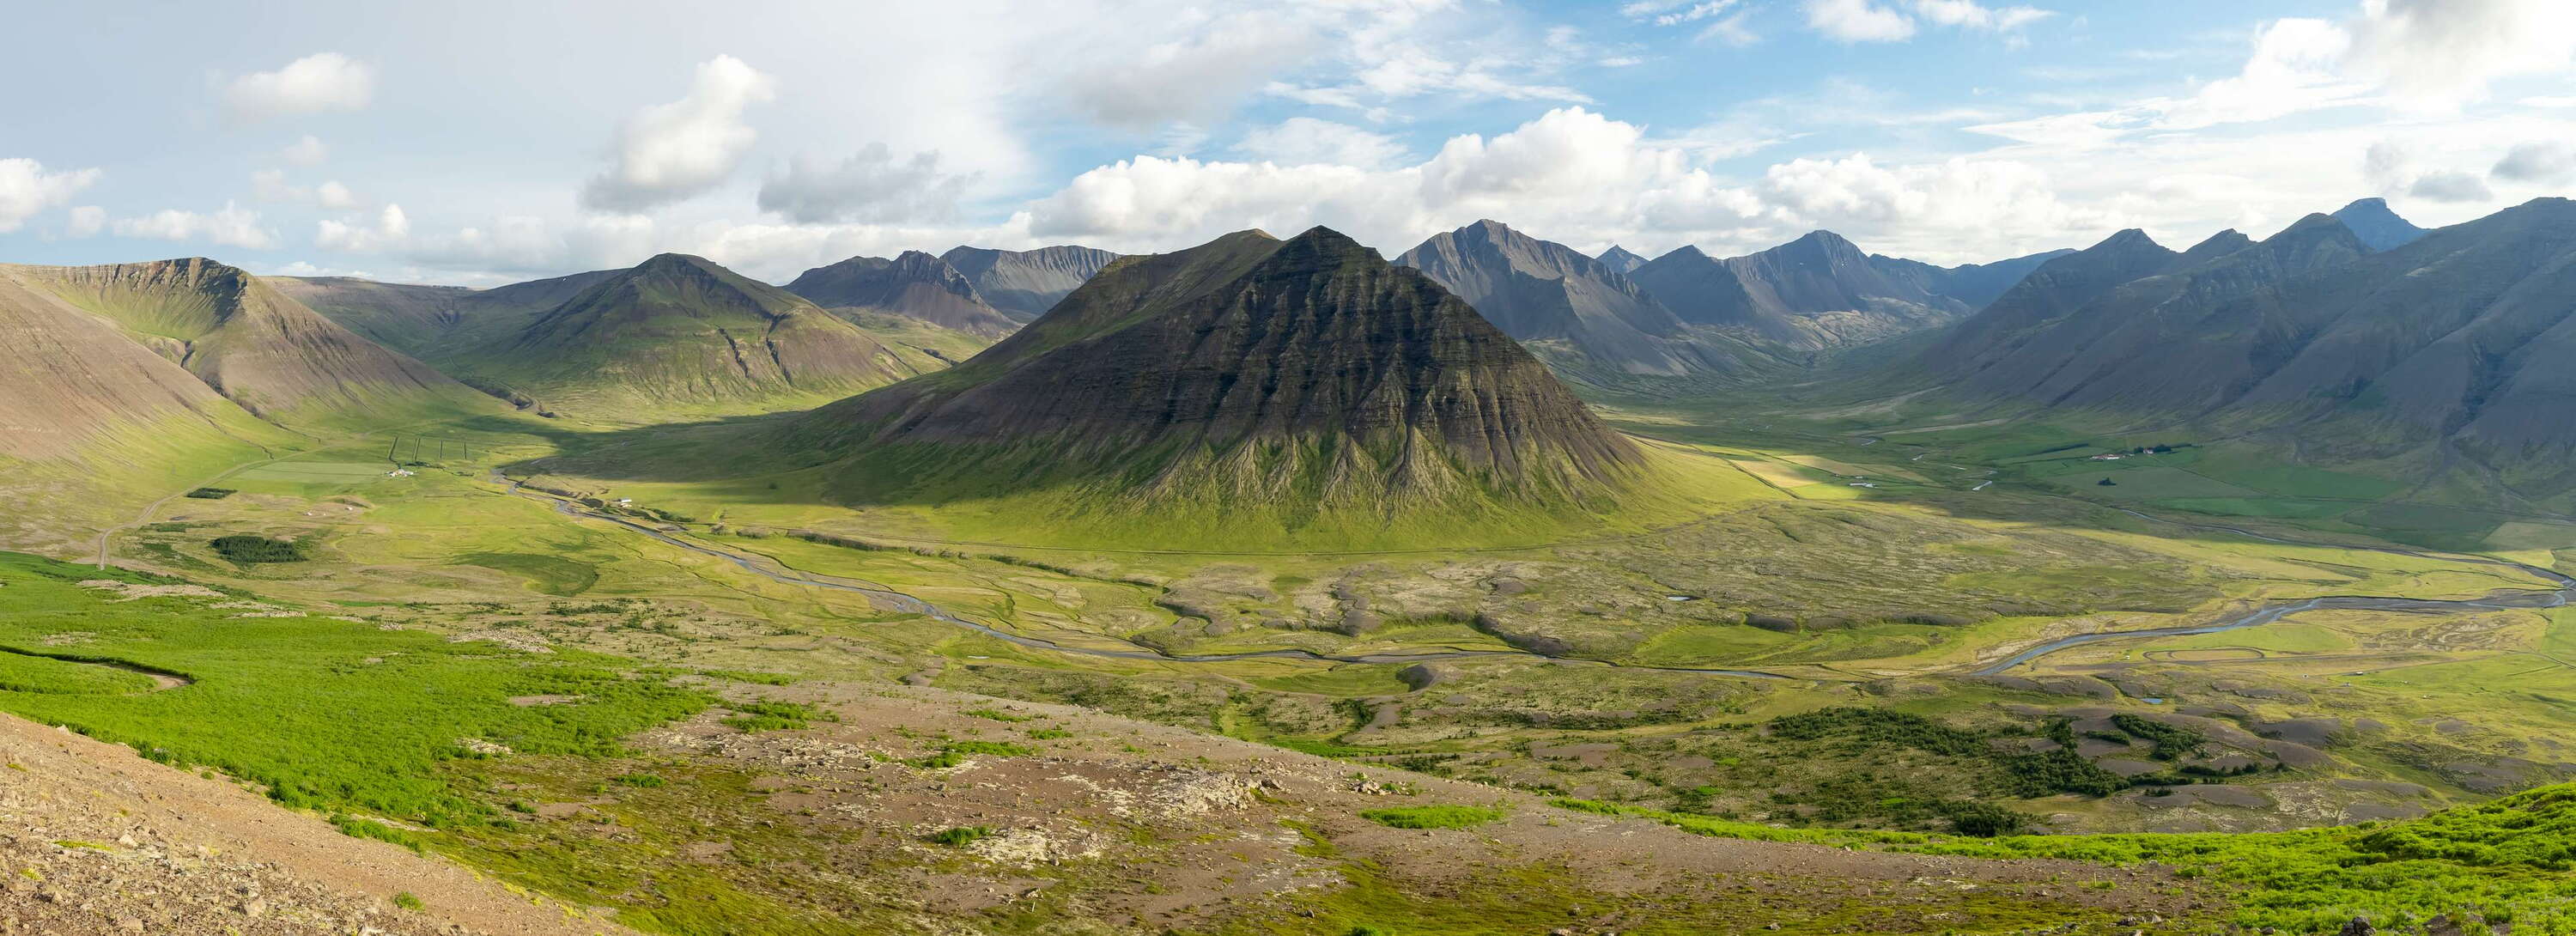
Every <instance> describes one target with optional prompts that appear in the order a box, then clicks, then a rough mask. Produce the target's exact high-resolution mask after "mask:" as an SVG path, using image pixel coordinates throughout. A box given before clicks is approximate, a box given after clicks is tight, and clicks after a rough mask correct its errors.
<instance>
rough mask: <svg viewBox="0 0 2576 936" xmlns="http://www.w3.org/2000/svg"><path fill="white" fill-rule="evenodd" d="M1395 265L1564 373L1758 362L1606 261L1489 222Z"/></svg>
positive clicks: (1700, 369) (1441, 237) (1740, 366)
mask: <svg viewBox="0 0 2576 936" xmlns="http://www.w3.org/2000/svg"><path fill="white" fill-rule="evenodd" d="M1395 262H1396V264H1397V265H1399V266H1407V267H1412V268H1414V269H1417V270H1421V271H1422V272H1423V275H1425V276H1429V277H1431V278H1432V279H1433V280H1434V281H1436V282H1438V283H1439V284H1440V285H1442V286H1444V287H1447V288H1448V290H1449V291H1450V292H1452V293H1456V294H1457V295H1458V297H1459V298H1461V299H1464V300H1466V301H1467V303H1468V304H1469V305H1472V306H1474V307H1475V308H1476V311H1477V312H1478V313H1480V314H1482V315H1483V316H1484V317H1485V319H1486V320H1487V321H1490V322H1492V323H1494V325H1495V326H1496V327H1498V328H1501V329H1502V330H1503V333H1504V334H1507V335H1510V336H1512V337H1513V338H1516V339H1519V340H1520V341H1521V342H1522V343H1523V344H1526V345H1528V346H1530V348H1531V350H1533V351H1535V352H1538V353H1539V354H1540V355H1541V356H1542V357H1544V358H1546V359H1547V360H1549V362H1550V363H1552V364H1555V365H1556V366H1557V369H1558V371H1559V372H1560V373H1562V374H1565V375H1566V376H1567V377H1568V378H1569V379H1575V380H1583V379H1584V378H1585V377H1586V376H1588V375H1590V374H1591V373H1592V372H1593V371H1596V370H1608V371H1611V372H1613V373H1617V374H1626V375H1647V376H1662V377H1677V376H1683V375H1688V374H1697V373H1721V374H1735V373H1743V372H1745V371H1747V370H1749V369H1750V368H1751V367H1752V366H1753V364H1752V362H1754V361H1759V360H1763V359H1764V358H1765V355H1763V354H1761V353H1760V352H1757V351H1754V350H1753V349H1751V348H1748V347H1746V346H1745V345H1744V344H1743V343H1742V342H1741V341H1738V340H1735V339H1733V338H1731V337H1729V336H1726V335H1722V334H1718V333H1716V332H1714V331H1710V330H1694V329H1692V328H1691V327H1690V326H1688V325H1685V324H1684V323H1683V322H1682V320H1681V318H1680V317H1679V316H1676V315H1674V314H1673V312H1672V310H1670V309H1667V308H1665V307H1664V305H1663V303H1661V302H1657V301H1656V300H1655V298H1654V297H1652V296H1649V295H1647V294H1646V292H1645V290H1644V289H1642V288H1639V287H1638V285H1637V284H1636V283H1635V282H1632V281H1630V280H1629V279H1628V278H1627V277H1626V276H1624V275H1621V274H1620V273H1619V272H1618V271H1616V270H1613V269H1611V268H1610V267H1609V266H1608V265H1607V264H1604V263H1602V262H1601V261H1599V260H1595V259H1593V258H1591V257H1586V256H1584V255H1583V254H1581V253H1578V252H1576V251H1575V250H1574V249H1573V248H1571V247H1567V246H1565V245H1563V244H1558V243H1554V242H1551V241H1543V240H1539V239H1537V238H1534V237H1531V236H1529V235H1527V234H1523V233H1521V232H1519V231H1515V230H1513V229H1511V228H1510V227H1507V226H1505V225H1503V224H1502V223H1501V222H1498V221H1478V222H1476V223H1474V224H1471V225H1468V226H1466V227H1462V228H1459V229H1457V230H1455V231H1449V232H1445V233H1441V234H1437V235H1433V236H1432V237H1431V238H1430V239H1429V240H1425V241H1423V242H1422V244H1421V245H1420V246H1417V247H1415V248H1413V249H1412V250H1409V251H1406V252H1404V254H1403V255H1401V256H1398V257H1396V258H1395Z"/></svg>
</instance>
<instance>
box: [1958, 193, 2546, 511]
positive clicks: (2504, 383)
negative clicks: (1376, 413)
mask: <svg viewBox="0 0 2576 936" xmlns="http://www.w3.org/2000/svg"><path fill="white" fill-rule="evenodd" d="M2386 212H2387V209H2386V206H2385V205H2384V204H2381V203H2379V202H2378V201H2377V200H2376V199H2371V200H2366V201H2363V202H2357V203H2355V205H2353V206H2351V207H2348V208H2346V209H2344V210H2343V211H2342V212H2338V213H2337V214H2335V215H2325V214H2317V215H2310V216H2308V217H2306V218H2304V219H2301V220H2300V221H2299V222H2298V223H2296V224H2293V225H2291V226H2290V227H2289V228H2287V229H2285V230H2283V231H2281V232H2280V233H2278V234H2275V235H2273V236H2272V237H2269V238H2266V239H2264V240H2262V241H2253V240H2251V239H2249V238H2246V237H2244V236H2243V235H2240V234H2236V233H2235V232H2226V233H2222V234H2220V235H2217V236H2215V237H2212V238H2210V239H2209V240H2207V241H2205V242H2203V243H2202V244H2200V245H2197V246H2195V247H2193V248H2192V249H2190V250H2188V251H2184V252H2182V253H2175V252H2173V251H2170V250H2167V249H2165V248H2163V247H2161V246H2159V245H2157V244H2155V243H2154V242H2153V241H2152V240H2149V239H2148V238H2147V237H2146V236H2145V235H2144V234H2143V233H2140V232H2136V231H2123V232H2121V233H2120V234H2117V235H2114V236H2112V237H2111V238H2109V239H2108V240H2105V241H2103V242H2102V243H2100V244H2096V245H2094V246H2093V247H2091V248H2088V249H2086V250H2083V251H2080V252H2078V253H2075V254H2071V255H2068V256H2065V257H2061V258H2058V259H2055V260H2051V261H2049V262H2048V263H2047V264H2044V265H2043V266H2042V267H2041V268H2040V269H2038V270H2036V271H2034V272H2033V273H2032V274H2031V275H2030V276H2029V277H2028V278H2027V279H2025V280H2024V281H2023V282H2022V283H2021V284H2020V285H2018V286H2016V287H2015V288H2014V289H2013V290H2012V291H2010V292H2008V293H2007V294H2006V295H2004V296H2003V297H2001V298H1999V299H1997V300H1996V301H1995V302H1994V303H1993V304H1992V305H1990V306H1989V307H1988V308H1987V309H1985V310H1984V311H1983V312H1982V313H1980V314H1979V315H1978V316H1976V317H1975V318H1972V319H1970V320H1969V321H1967V322H1965V323H1963V324H1962V325H1961V326H1960V327H1959V328H1958V329H1956V330H1955V331H1954V332H1952V333H1951V334H1949V335H1948V336H1947V337H1946V338H1945V340H1944V341H1942V342H1941V343H1940V344H1938V345H1936V346H1933V347H1931V348H1929V349H1927V350H1926V351H1925V352H1923V353H1922V354H1921V355H1920V356H1919V357H1917V358H1916V359H1915V360H1914V361H1912V362H1911V364H1910V365H1909V367H1910V371H1909V373H1911V374H1912V375H1914V379H1916V380H1917V381H1918V382H1920V383H1921V384H1923V385H1925V386H1927V387H1932V388H1935V389H1934V390H1933V391H1932V392H1934V393H1936V394H1938V395H1939V396H1940V397H1941V398H1943V399H1947V400H1951V401H1954V402H1957V403H1961V404H1965V408H1964V409H1963V410H1962V411H1961V412H1963V413H1968V414H1973V415H1990V414H1991V415H2000V414H2006V413H2024V414H2030V415H2035V416H2039V417H2042V418H2048V419H2053V420H2059V421H2064V422H2068V423H2072V424H2078V425H2090V426H2097V427H2102V428H2105V429H2111V430H2122V431H2130V432H2145V431H2159V432H2171V433H2176V434H2186V433H2191V434H2198V435H2200V436H2206V437H2214V438H2224V439H2239V440H2242V441H2244V442H2247V443H2250V444H2259V445H2267V446H2271V447H2274V448H2276V449H2277V450H2279V451H2282V452H2285V453H2287V454H2289V455H2290V456H2291V457H2292V458H2293V459H2294V460H2296V461H2299V462H2302V463H2307V464H2323V465H2339V466H2350V467H2357V468H2361V469H2364V470H2367V471H2369V472H2371V473H2375V474H2380V475H2382V476H2388V477H2401V478H2409V479H2414V480H2419V481H2424V480H2427V479H2429V480H2430V482H2432V483H2433V484H2434V485H2435V486H2438V487H2443V488H2445V489H2447V490H2449V491H2451V492H2452V493H2454V494H2459V493H2462V492H2469V496H2474V497H2477V498H2481V499H2484V500H2487V501H2490V502H2501V503H2551V502H2555V503H2561V504H2563V503H2564V502H2565V501H2566V500H2567V498H2568V497H2569V496H2570V495H2571V492H2576V467H2571V465H2570V461H2569V456H2570V455H2571V454H2576V418H2571V417H2570V416H2569V414H2570V413H2576V372H2571V370H2570V369H2569V368H2567V367H2566V366H2565V362H2566V361H2568V360H2571V359H2576V358H2570V357H2569V355H2570V354H2576V303H2571V301H2570V300H2569V298H2568V297H2570V296H2576V203H2571V202H2568V201H2566V200H2563V199H2540V200H2536V201H2533V202H2529V203H2526V204H2523V205H2520V206H2517V207H2514V208H2510V209H2507V210H2504V211H2501V212H2497V213H2496V214H2493V215H2489V216H2487V217H2485V218H2480V219H2478V220H2475V221H2470V222H2467V223H2463V224H2458V225H2453V226H2451V227H2447V228H2442V229H2439V230H2434V231H2429V232H2427V231H2420V229H2416V228H2414V226H2413V225H2411V224H2406V223H2405V222H2403V221H2402V220H2401V221H2397V222H2396V224H2393V225H2392V224H2388V223H2386V222H2387V221H2388V220H2390V219H2393V218H2394V215H2389V214H2387V213H2386ZM2346 217H2358V218H2360V219H2362V221H2363V223H2364V224H2365V225H2367V226H2371V227H2372V229H2373V230H2374V236H2375V237H2379V238H2381V241H2382V242H2383V243H2388V242H2391V241H2390V240H2389V238H2391V237H2392V236H2395V235H2401V234H2404V233H2405V232H2407V231H2415V232H2416V235H2415V236H2412V237H2411V238H2406V239H2399V240H2396V241H2394V243H2395V246H2392V247H2390V248H2388V249H2384V250H2382V249H2374V248H2373V247H2372V246H2371V244H2370V242H2369V241H2368V240H2365V239H2364V238H2363V237H2362V235H2361V234H2360V233H2359V232H2358V231H2356V230H2355V229H2354V228H2353V227H2352V226H2351V224H2350V223H2348V222H2347V221H2346V220H2344V219H2345V218H2346ZM2392 232H2393V233H2392Z"/></svg>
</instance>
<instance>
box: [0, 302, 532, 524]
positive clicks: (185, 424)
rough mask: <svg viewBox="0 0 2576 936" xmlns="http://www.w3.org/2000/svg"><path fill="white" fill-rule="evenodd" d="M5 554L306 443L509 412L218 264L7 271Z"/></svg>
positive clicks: (2, 378)
mask: <svg viewBox="0 0 2576 936" xmlns="http://www.w3.org/2000/svg"><path fill="white" fill-rule="evenodd" d="M0 348H6V349H7V350H6V351H5V352H0V501H5V502H6V503H8V504H10V505H11V506H12V508H13V509H11V510H9V511H0V543H7V544H9V545H12V546H18V547H34V548H42V549H46V550H47V551H64V550H68V549H71V548H75V547H74V546H73V545H72V541H73V539H75V538H81V543H82V546H81V547H80V548H86V544H87V540H86V537H87V536H88V535H90V534H91V533H94V532H95V530H94V528H90V529H85V528H83V526H82V524H83V523H91V524H94V525H95V526H107V525H110V524H112V523H115V522H118V521H120V520H122V519H125V518H130V517H131V516H132V515H133V512H134V511H135V509H137V508H138V507H140V506H141V505H142V504H144V503H147V502H150V501H153V500H156V499H159V498H161V497H164V496H167V495H169V494H171V493H173V492H174V491H176V490H184V489H185V488H186V487H187V486H190V485H194V484H200V483H204V481H205V480H206V479H207V478H209V477H212V476H214V475H216V474H218V473H220V472H221V471H223V470H224V469H225V468H227V467H230V466H233V465H237V464H240V463H243V462H248V461H254V460H257V459H260V458H263V457H268V456H269V455H273V454H274V453H275V452H276V450H277V449H278V448H279V447H281V446H284V445H288V444H292V443H295V442H298V441H303V440H306V439H308V438H309V437H310V436H313V435H317V434H323V433H335V432H344V431H353V430H364V429H375V428H383V427H387V426H399V425H406V424H410V423H413V422H418V421H424V420H435V419H445V418H454V417H458V416H471V415H490V414H498V413H500V412H502V411H503V407H502V406H501V405H500V404H499V403H498V402H497V401H494V400H491V399H489V398H487V397H485V396H483V395H482V394H480V393H476V392H475V391H474V390H472V389H471V388H468V387H466V386H464V385H462V384H459V383H457V382H455V381H453V380H449V379H447V378H446V377H443V376H440V375H439V374H438V372H436V371H434V370H431V369H430V368H429V367H428V366H426V365H423V364H421V363H420V362H418V361H415V360H412V359H410V358H407V357H404V356H403V355H401V354H398V353H395V352H392V351H388V350H386V349H385V348H383V347H380V346H378V345H376V344H375V343H373V342H370V341H368V340H367V339H365V338H363V337H360V336H359V335H356V334H354V333H351V332H350V331H348V330H347V329H344V328H341V327H340V326H338V325H336V324H333V323H332V322H331V321H330V320H329V319H326V318H323V317H322V316H320V315H317V314H315V313H314V312H313V311H312V310H310V309H307V308H305V307H304V306H302V305H301V304H299V303H297V302H295V301H294V300H293V299H291V298H288V297H287V296H285V295H284V294H283V293H281V292H279V291H278V290H276V289H275V288H273V287H272V286H271V285H270V283H269V282H268V281H266V280H264V279H262V278H259V277H255V276H252V275H250V274H248V273H245V272H243V271H241V270H238V269H235V268H233V267H229V266H225V265H223V264H220V263H216V262H214V261H211V260H205V259H184V260H165V261H159V262H154V263H130V264H117V265H113V266H91V267H38V266H0Z"/></svg>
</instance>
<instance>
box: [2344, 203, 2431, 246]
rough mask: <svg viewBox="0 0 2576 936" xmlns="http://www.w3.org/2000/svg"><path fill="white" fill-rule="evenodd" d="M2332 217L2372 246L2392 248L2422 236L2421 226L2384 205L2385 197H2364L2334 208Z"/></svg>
mask: <svg viewBox="0 0 2576 936" xmlns="http://www.w3.org/2000/svg"><path fill="white" fill-rule="evenodd" d="M2334 218H2335V220H2337V221H2341V222H2343V223H2344V226H2345V227H2348V228H2351V229H2352V233H2353V234H2354V235H2355V236H2357V237H2360V238H2361V242H2362V243H2364V244H2368V245H2370V249H2372V250H2394V249H2397V248H2399V247H2404V246H2406V245H2407V244H2411V243H2414V242H2415V239H2416V238H2419V237H2422V236H2424V234H2425V233H2426V232H2425V230H2424V229H2423V228H2419V227H2416V226H2415V223H2414V222H2412V221H2408V220H2406V219H2404V218H2401V217H2398V216H2397V212H2394V211H2390V210H2389V209H2388V199H2385V198H2364V199H2360V200H2358V201H2355V202H2353V203H2352V204H2349V205H2345V206H2343V207H2341V208H2337V209H2335V213H2334Z"/></svg>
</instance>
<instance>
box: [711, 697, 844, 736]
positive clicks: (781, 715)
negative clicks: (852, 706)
mask: <svg viewBox="0 0 2576 936" xmlns="http://www.w3.org/2000/svg"><path fill="white" fill-rule="evenodd" d="M730 707H731V708H732V709H733V710H734V714H733V715H732V716H730V717H727V718H726V719H725V720H724V723H725V724H727V725H731V726H733V727H735V728H739V729H742V730H743V731H745V732H759V731H793V730H796V729H799V728H806V727H810V726H811V725H812V724H813V723H814V722H818V721H825V722H832V721H840V720H841V717H840V716H838V715H834V714H832V713H831V712H828V711H824V710H823V709H819V708H816V707H814V706H811V705H807V704H805V703H803V702H772V701H769V700H767V699H762V700H760V701H758V702H739V703H734V704H733V705H731V706H730Z"/></svg>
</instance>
